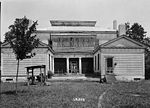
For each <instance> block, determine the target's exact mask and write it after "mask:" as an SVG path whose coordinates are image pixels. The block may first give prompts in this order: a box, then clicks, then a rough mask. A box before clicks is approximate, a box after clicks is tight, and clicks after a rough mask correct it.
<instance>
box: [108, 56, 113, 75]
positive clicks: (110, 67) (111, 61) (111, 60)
mask: <svg viewBox="0 0 150 108" xmlns="http://www.w3.org/2000/svg"><path fill="white" fill-rule="evenodd" d="M106 73H113V57H108V58H106Z"/></svg>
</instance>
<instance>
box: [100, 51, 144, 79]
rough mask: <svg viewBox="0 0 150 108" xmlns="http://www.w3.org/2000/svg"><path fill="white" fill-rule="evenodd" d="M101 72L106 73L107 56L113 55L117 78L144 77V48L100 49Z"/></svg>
mask: <svg viewBox="0 0 150 108" xmlns="http://www.w3.org/2000/svg"><path fill="white" fill-rule="evenodd" d="M101 51H102V52H101V72H102V75H105V74H106V64H105V63H106V62H105V59H106V58H107V57H113V63H114V64H117V65H116V66H115V67H114V74H116V75H117V76H116V77H118V78H119V79H129V80H132V79H134V78H144V76H145V64H144V62H145V61H144V59H145V57H144V49H102V50H101Z"/></svg>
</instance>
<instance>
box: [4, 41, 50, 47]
mask: <svg viewBox="0 0 150 108" xmlns="http://www.w3.org/2000/svg"><path fill="white" fill-rule="evenodd" d="M1 47H2V48H10V43H8V42H4V43H2V44H1ZM41 47H42V48H44V47H46V48H48V45H47V44H45V43H43V42H41V41H39V44H38V48H41Z"/></svg>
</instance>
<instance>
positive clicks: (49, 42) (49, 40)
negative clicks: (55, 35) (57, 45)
mask: <svg viewBox="0 0 150 108" xmlns="http://www.w3.org/2000/svg"><path fill="white" fill-rule="evenodd" d="M48 45H49V47H50V48H51V49H53V48H52V45H53V42H52V39H51V34H50V39H48Z"/></svg>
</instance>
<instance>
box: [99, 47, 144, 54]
mask: <svg viewBox="0 0 150 108" xmlns="http://www.w3.org/2000/svg"><path fill="white" fill-rule="evenodd" d="M101 51H102V53H105V54H143V53H144V49H138V48H137V49H136V48H102V49H101Z"/></svg>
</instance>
